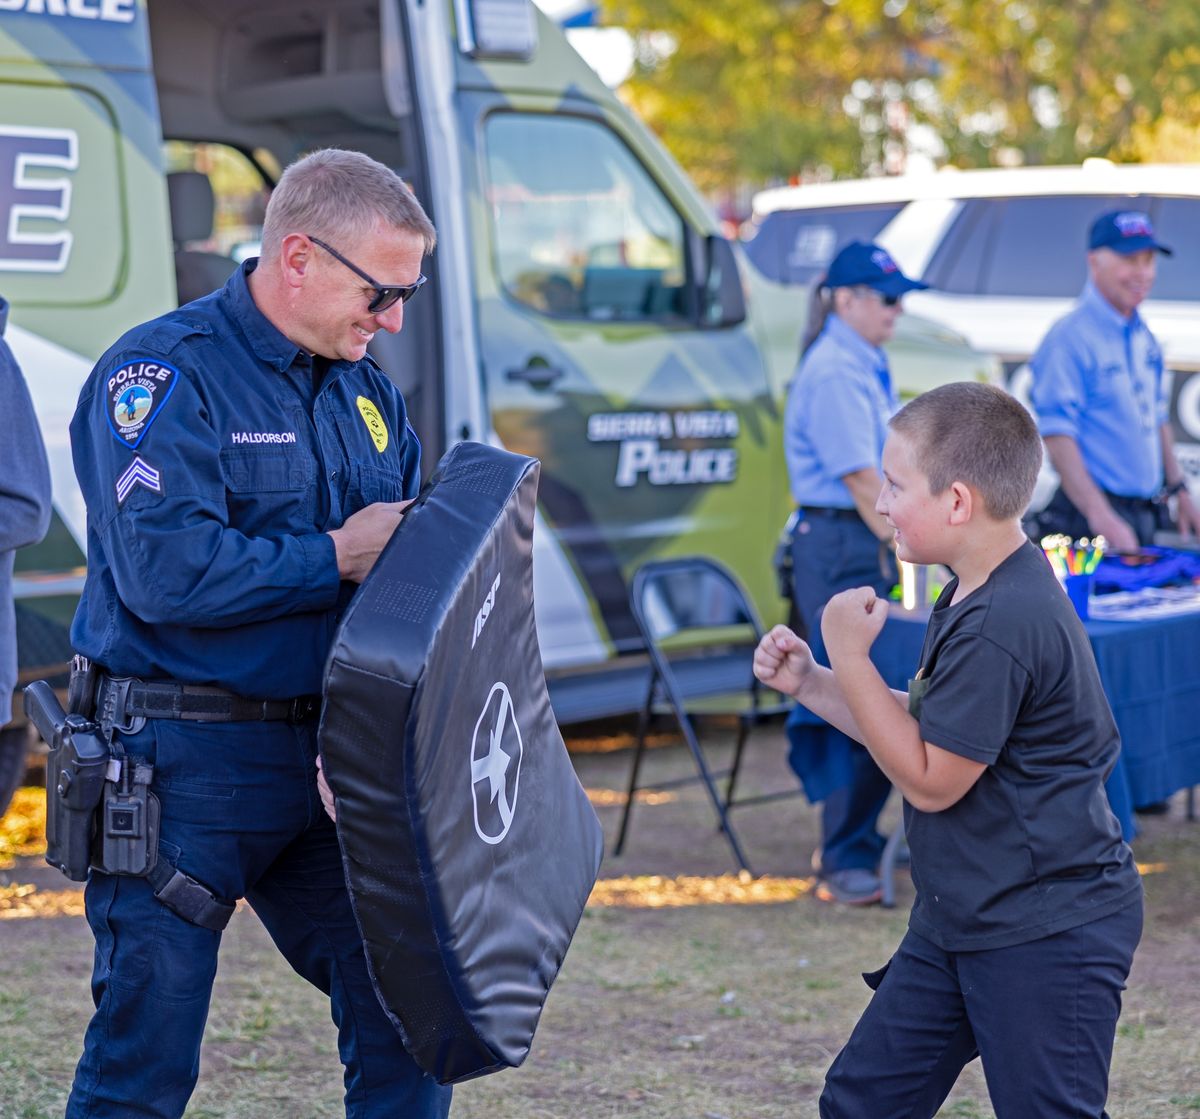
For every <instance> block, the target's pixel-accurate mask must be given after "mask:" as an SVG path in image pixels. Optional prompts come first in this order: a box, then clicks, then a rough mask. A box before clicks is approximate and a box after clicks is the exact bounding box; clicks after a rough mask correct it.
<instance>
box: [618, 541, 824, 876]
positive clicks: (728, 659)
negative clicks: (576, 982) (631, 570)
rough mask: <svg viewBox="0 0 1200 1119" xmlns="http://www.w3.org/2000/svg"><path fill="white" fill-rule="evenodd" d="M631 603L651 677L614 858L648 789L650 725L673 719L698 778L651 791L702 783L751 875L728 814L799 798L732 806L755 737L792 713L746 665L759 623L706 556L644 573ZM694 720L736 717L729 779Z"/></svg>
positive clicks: (773, 796) (656, 565)
mask: <svg viewBox="0 0 1200 1119" xmlns="http://www.w3.org/2000/svg"><path fill="white" fill-rule="evenodd" d="M629 597H630V605H631V607H632V610H633V616H634V619H635V620H636V622H637V625H638V629H639V630H640V631H641V635H642V640H643V641H644V642H645V645H646V651H647V652H648V653H649V655H650V663H651V674H650V680H649V684H648V686H647V689H646V699H645V702H644V703H643V704H642V709H641V714H640V716H639V718H638V731H637V745H636V747H635V749H634V755H633V768H632V770H631V772H630V775H629V792H628V796H627V798H626V801H625V810H624V812H623V814H622V816H621V826H620V829H619V831H618V833H617V840H616V843H615V845H614V847H613V854H614V855H619V854H620V853H621V851H622V849H623V848H624V846H625V837H626V834H627V832H628V828H629V816H630V813H631V811H632V810H633V802H634V799H635V797H636V793H637V791H638V790H639V789H640V788H643V787H648V786H642V785H640V784H639V783H638V779H639V776H640V774H641V767H642V757H643V754H644V753H645V747H646V732H647V730H648V729H649V726H650V722H651V719H652V718H654V717H655V716H656V715H658V714H673V715H674V716H675V719H676V720H677V722H678V724H679V729H680V731H681V732H682V734H683V738H684V741H685V742H686V743H687V747H688V750H689V751H690V752H691V755H692V758H693V760H694V761H695V764H696V770H697V773H696V775H695V776H689V777H684V778H680V779H678V780H674V781H667V782H657V783H655V784H654V786H653V787H654V788H655V789H656V790H661V789H669V788H675V787H678V786H680V785H683V784H687V783H690V782H693V781H700V782H701V783H703V785H704V788H705V792H706V793H707V794H708V798H709V800H710V801H711V802H712V806H713V809H714V811H715V812H716V814H717V821H718V824H719V827H720V830H721V831H722V832H724V833H725V837H726V839H728V841H729V845H730V847H731V848H732V849H733V854H734V857H735V858H736V859H737V862H738V865H739V866H740V867H741V868H742V869H743V870H747V871H749V870H750V863H749V861H748V860H747V858H746V855H745V852H744V851H743V850H742V845H741V843H740V842H739V841H738V838H737V835H736V834H735V833H734V830H733V827H732V825H731V824H730V822H729V812H730V810H731V809H733V808H735V807H736V808H740V807H743V806H746V805H750V804H761V803H763V802H765V801H768V800H778V799H780V798H781V797H786V796H794V795H796V794H797V793H799V792H800V791H801V790H800V789H799V788H797V789H795V790H787V791H784V792H777V793H766V794H761V795H757V796H751V797H744V798H742V799H741V800H736V799H735V792H736V786H737V779H738V772H739V770H740V768H741V764H742V755H743V752H744V750H745V745H746V738H747V736H748V735H749V733H750V730H751V728H753V727H755V726H757V725H758V724H759V723H761V722H763V721H764V720H766V719H768V718H770V717H772V716H775V715H782V714H785V713H786V712H787V711H788V710H789V708H790V706H791V702H790V701H789V700H788V699H787V698H786V697H785V696H783V695H782V694H781V693H779V692H777V691H775V690H774V689H772V688H767V687H764V686H763V685H762V684H760V683H759V682H758V680H757V679H755V676H754V672H753V669H752V661H753V656H754V648H755V646H756V645H757V644H758V641H759V638H761V637H762V633H763V628H762V623H761V622H760V621H759V619H758V615H757V614H756V613H755V610H754V607H753V605H752V604H751V602H750V599H749V597H748V596H747V594H746V592H745V590H744V589H743V588H742V586H741V584H740V583H738V581H737V579H735V578H734V576H733V575H732V574H731V573H730V572H729V571H727V570H726V569H725V568H724V567H722V566H721V565H720V564H719V563H716V562H715V561H714V560H711V559H707V558H704V557H694V558H681V559H671V560H654V561H651V562H649V563H645V564H643V565H642V566H641V567H640V568H639V569H638V570H637V572H635V574H634V577H633V583H632V586H631V589H630V596H629ZM698 714H728V715H735V716H736V717H737V720H738V733H737V744H736V746H735V747H734V753H733V761H732V764H731V766H730V768H729V769H728V770H722V771H720V772H713V770H712V769H711V768H710V767H709V764H708V761H707V759H706V758H705V756H704V752H703V750H702V749H701V748H700V742H699V739H698V738H697V736H696V729H695V726H694V724H693V721H692V717H693V716H694V715H698ZM724 777H727V778H728V784H727V785H726V789H725V795H724V797H722V796H721V794H720V793H719V791H718V790H717V785H716V782H717V780H718V779H720V778H724Z"/></svg>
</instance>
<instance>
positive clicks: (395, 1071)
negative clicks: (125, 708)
mask: <svg viewBox="0 0 1200 1119" xmlns="http://www.w3.org/2000/svg"><path fill="white" fill-rule="evenodd" d="M122 741H123V743H124V745H125V749H126V751H127V752H128V753H129V754H130V755H131V756H134V757H144V758H147V759H148V760H150V761H151V762H153V763H154V765H155V773H154V784H153V789H154V791H155V793H156V794H157V795H158V797H159V799H160V801H161V803H162V826H161V830H160V834H159V858H160V859H163V858H165V859H167V860H168V861H169V862H171V863H172V864H175V865H177V866H179V867H180V868H181V869H183V870H184V871H186V872H187V873H188V874H190V875H191V876H192V877H193V878H196V879H199V880H200V881H201V882H203V883H204V884H205V885H207V886H208V887H209V888H210V889H211V890H212V891H213V892H214V893H215V894H216V895H217V896H218V897H222V898H224V899H226V900H232V899H235V898H241V897H245V898H246V899H247V900H248V901H249V902H250V904H251V905H252V906H253V908H254V911H255V913H257V915H258V917H259V918H260V919H261V921H262V923H263V924H264V925H265V926H266V928H267V931H268V932H269V933H270V935H271V937H272V939H273V940H274V941H275V944H276V945H277V946H278V948H279V950H280V951H281V952H282V953H283V955H284V956H285V957H286V958H287V961H288V963H290V964H291V965H292V967H293V968H294V969H295V970H296V971H297V972H298V973H299V974H300V975H301V976H303V977H304V978H305V979H307V980H308V981H309V982H310V983H312V984H313V985H314V986H315V987H318V988H319V989H320V990H321V991H323V992H324V993H325V994H327V995H328V996H329V999H330V1005H331V1010H332V1016H333V1021H334V1024H335V1025H336V1027H337V1033H338V1050H339V1053H340V1055H341V1059H342V1063H343V1065H344V1066H345V1104H346V1115H347V1116H349V1117H351V1119H383V1117H385V1116H386V1117H387V1119H397V1117H400V1116H403V1117H404V1119H444V1117H445V1116H446V1115H448V1114H449V1110H450V1089H449V1088H442V1087H440V1086H439V1085H438V1084H437V1083H436V1082H435V1081H434V1080H432V1079H431V1078H430V1077H428V1076H426V1075H425V1074H424V1073H422V1072H421V1070H420V1069H419V1068H418V1067H417V1065H416V1064H415V1063H414V1061H413V1059H412V1058H411V1057H410V1056H409V1055H408V1052H407V1051H406V1050H405V1048H404V1046H403V1044H402V1043H401V1041H400V1037H399V1035H398V1034H397V1033H396V1031H395V1029H394V1028H393V1027H392V1025H391V1023H390V1022H389V1020H388V1018H387V1016H386V1015H385V1014H384V1012H383V1010H382V1008H381V1007H380V1005H379V1002H378V1000H377V999H376V997H375V994H374V991H373V990H372V988H371V982H370V979H369V977H368V974H367V965H366V956H365V954H364V951H363V947H362V942H361V940H360V939H359V934H358V929H357V927H356V926H355V922H354V916H353V913H352V912H351V908H350V898H349V895H348V893H347V891H346V886H345V882H344V879H343V877H342V864H341V855H340V852H339V849H338V842H337V835H336V833H335V831H334V828H333V825H332V823H331V822H330V820H329V818H328V816H326V814H325V811H324V809H323V808H322V807H321V804H320V801H319V800H318V797H317V790H316V771H315V769H314V766H315V760H316V725H315V724H308V725H303V726H292V725H289V724H287V723H283V722H273V723H250V724H247V723H195V722H172V721H168V720H151V721H150V722H148V723H147V724H146V727H145V729H144V730H142V731H140V732H138V733H137V734H135V735H126V736H123V737H122ZM85 897H86V903H87V916H88V923H89V924H90V925H91V927H92V932H93V934H94V936H95V940H96V953H95V962H94V969H93V973H92V997H93V999H94V1001H95V1004H96V1013H95V1015H94V1016H93V1018H92V1020H91V1023H90V1025H89V1026H88V1029H87V1034H86V1037H85V1039H84V1051H83V1056H82V1058H81V1059H80V1061H79V1066H78V1068H77V1069H76V1071H75V1084H74V1087H73V1089H72V1092H71V1097H70V1100H69V1102H68V1104H67V1119H82V1117H83V1116H95V1117H101V1116H102V1117H105V1119H108V1117H112V1119H117V1117H120V1119H135V1117H137V1119H143V1117H145V1119H177V1117H178V1116H181V1115H182V1114H183V1111H184V1107H185V1106H186V1104H187V1101H188V1097H189V1096H190V1095H191V1093H192V1090H193V1088H194V1087H195V1085H196V1079H197V1076H198V1074H199V1070H200V1040H201V1036H202V1034H203V1032H204V1024H205V1020H206V1018H207V1016H208V1005H209V996H210V994H211V991H212V984H213V978H214V977H215V975H216V969H217V949H218V947H219V945H220V941H221V934H220V933H216V932H212V931H210V930H209V929H204V928H200V927H199V926H197V925H193V924H190V923H189V922H187V921H185V920H183V919H182V918H181V917H178V916H176V915H175V914H174V913H173V912H171V910H169V909H167V908H166V906H164V905H162V904H161V903H160V902H158V901H156V900H155V898H154V896H153V893H152V891H151V888H150V885H149V884H148V883H147V882H146V880H145V879H141V878H125V877H121V878H118V877H113V876H111V875H106V874H99V873H97V872H95V871H93V873H92V876H91V879H90V881H89V882H88V885H87V890H86V895H85Z"/></svg>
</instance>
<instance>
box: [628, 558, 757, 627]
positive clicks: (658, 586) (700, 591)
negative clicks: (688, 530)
mask: <svg viewBox="0 0 1200 1119" xmlns="http://www.w3.org/2000/svg"><path fill="white" fill-rule="evenodd" d="M629 597H630V606H631V607H632V609H633V616H634V618H635V619H636V620H637V623H638V626H639V628H640V629H641V631H642V636H643V637H644V638H645V640H646V642H647V644H654V645H658V644H660V643H661V642H663V641H664V640H667V639H668V638H671V637H674V636H675V635H677V634H682V633H684V632H686V631H687V630H696V629H703V630H723V629H727V628H737V627H745V628H747V629H748V631H749V633H748V634H747V638H746V639H747V640H750V639H751V637H750V635H751V634H752V635H753V640H754V641H756V642H757V640H758V639H759V638H760V637H761V636H762V624H761V623H760V622H759V620H758V615H757V614H756V613H755V610H754V606H753V604H752V603H751V602H750V598H749V596H748V595H747V594H746V591H745V590H744V589H743V587H742V585H741V584H740V583H739V582H738V581H737V579H736V578H735V577H734V575H733V574H732V572H730V571H729V570H728V569H727V568H725V567H722V566H721V564H719V563H717V562H716V560H712V559H708V558H707V557H704V556H688V557H683V558H680V559H669V560H651V561H650V562H648V563H644V564H642V566H641V567H639V568H638V570H637V571H636V572H635V573H634V576H633V583H632V586H631V589H630V596H629Z"/></svg>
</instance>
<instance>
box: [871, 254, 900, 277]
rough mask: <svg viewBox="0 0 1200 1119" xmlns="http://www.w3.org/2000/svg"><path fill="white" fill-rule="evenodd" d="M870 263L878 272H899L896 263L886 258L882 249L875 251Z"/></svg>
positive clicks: (886, 255) (888, 257)
mask: <svg viewBox="0 0 1200 1119" xmlns="http://www.w3.org/2000/svg"><path fill="white" fill-rule="evenodd" d="M871 263H872V264H873V265H875V267H876V268H878V269H879V271H880V272H885V273H892V272H899V271H900V268H899V266H898V265H897V264H896V262H895V261H894V260H893V259H892V258H891V257H890V256H888V254H887V253H885V252H884V251H883V249H876V250H875V251H874V252H873V253H872V254H871Z"/></svg>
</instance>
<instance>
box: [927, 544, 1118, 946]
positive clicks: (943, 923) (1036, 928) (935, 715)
mask: <svg viewBox="0 0 1200 1119" xmlns="http://www.w3.org/2000/svg"><path fill="white" fill-rule="evenodd" d="M957 586H958V580H957V579H953V580H951V582H950V583H949V585H948V586H947V587H946V588H945V590H944V591H943V592H942V594H941V596H940V597H939V598H938V601H937V604H936V605H935V606H934V608H933V613H932V615H931V617H930V620H929V628H928V630H927V632H926V634H925V644H924V647H923V648H922V650H921V672H920V674H919V677H918V680H917V682H916V684H915V686H914V687H912V688H911V689H910V696H911V697H912V699H911V704H910V705H911V706H912V707H915V708H918V710H914V714H915V715H916V716H917V717H918V719H919V720H920V725H921V736H922V738H924V739H925V741H926V742H929V743H931V744H932V745H934V746H940V747H941V748H942V749H944V750H949V751H950V752H951V753H954V754H959V755H961V756H962V757H965V758H971V759H972V760H974V761H977V762H983V763H985V764H986V765H987V769H985V770H984V771H983V773H982V775H981V776H980V778H979V780H978V781H977V782H976V783H975V784H974V785H973V786H972V787H971V789H970V791H969V792H968V793H967V794H966V796H964V797H963V798H962V799H961V800H959V801H958V802H957V803H956V804H953V805H951V806H950V807H949V808H947V809H945V810H944V811H942V812H920V811H918V810H916V809H914V808H913V807H912V806H911V805H909V804H907V803H905V805H904V824H905V828H906V830H907V833H908V843H909V847H910V850H911V852H912V875H913V882H914V884H915V886H916V889H917V898H916V902H915V903H914V905H913V910H912V914H911V916H910V918H909V925H910V927H911V928H912V929H913V931H914V932H917V933H919V934H920V935H921V936H924V937H926V938H928V939H929V940H932V941H933V942H934V943H935V944H938V945H939V946H941V947H942V948H943V949H945V950H947V951H969V950H972V949H982V948H1004V947H1008V946H1010V945H1013V944H1023V943H1025V942H1027V941H1030V940H1037V939H1038V938H1040V937H1043V936H1049V935H1050V934H1052V933H1056V932H1062V931H1063V930H1065V929H1070V928H1074V927H1076V926H1078V925H1083V924H1086V923H1088V922H1089V921H1095V920H1097V919H1099V918H1101V917H1104V916H1107V915H1108V914H1110V913H1114V912H1116V911H1117V910H1118V909H1121V908H1123V907H1124V906H1126V905H1129V904H1130V903H1131V902H1133V901H1134V900H1136V898H1137V897H1138V896H1139V894H1140V891H1141V880H1140V878H1139V876H1138V872H1137V868H1136V866H1135V865H1134V861H1133V854H1132V852H1131V851H1130V849H1129V847H1128V845H1127V844H1126V843H1125V842H1124V840H1123V839H1122V838H1121V829H1120V826H1119V824H1118V823H1117V820H1116V817H1115V816H1114V815H1113V813H1112V810H1111V809H1110V808H1109V804H1108V797H1107V795H1106V793H1105V791H1104V781H1105V779H1106V778H1107V777H1108V775H1109V773H1110V772H1111V771H1112V768H1113V765H1114V764H1115V762H1116V758H1117V752H1118V750H1119V749H1120V738H1119V736H1118V734H1117V727H1116V723H1115V722H1114V721H1113V717H1112V712H1111V710H1110V709H1109V706H1108V700H1107V698H1106V697H1105V695H1104V690H1103V688H1102V687H1101V684H1100V674H1099V672H1098V671H1097V669H1096V661H1095V658H1094V657H1093V655H1092V648H1091V645H1090V644H1089V642H1088V638H1087V634H1086V632H1085V631H1084V628H1083V625H1082V623H1081V622H1080V621H1079V618H1078V617H1077V616H1076V614H1075V611H1074V609H1073V607H1072V606H1071V603H1070V600H1069V599H1068V598H1067V596H1066V595H1065V594H1064V593H1063V590H1062V587H1060V586H1059V584H1058V580H1057V579H1056V578H1055V576H1054V573H1053V571H1052V570H1051V568H1050V565H1049V563H1048V562H1047V561H1046V558H1045V556H1044V555H1043V554H1042V553H1041V551H1040V550H1039V549H1038V548H1037V547H1036V546H1035V545H1033V544H1032V543H1030V544H1027V545H1023V546H1021V547H1020V548H1018V549H1017V550H1016V551H1015V552H1014V553H1013V554H1012V555H1011V556H1009V557H1008V558H1007V559H1005V560H1004V561H1003V562H1002V563H1001V564H1000V565H999V566H998V567H997V568H996V570H995V571H993V572H992V574H991V575H990V576H989V577H988V580H987V582H986V583H984V585H983V586H982V587H980V588H979V589H978V590H976V591H974V592H973V593H972V594H970V595H968V596H967V597H966V598H965V599H964V600H963V601H962V602H960V603H957V604H956V605H953V606H952V605H951V599H952V598H953V596H954V591H955V588H956V587H957ZM918 695H919V699H918V698H916V697H917V696H918Z"/></svg>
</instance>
